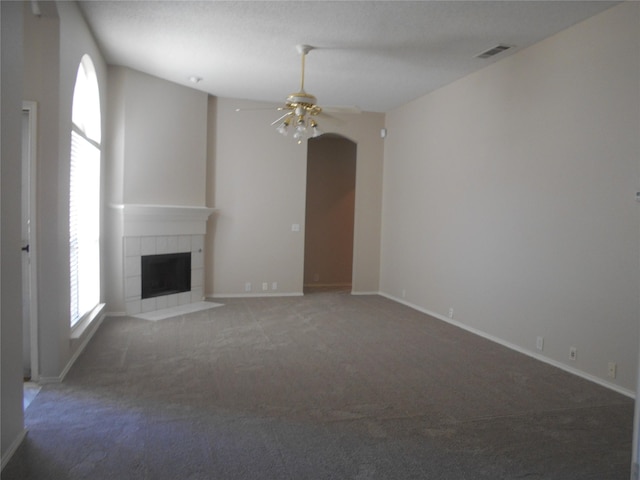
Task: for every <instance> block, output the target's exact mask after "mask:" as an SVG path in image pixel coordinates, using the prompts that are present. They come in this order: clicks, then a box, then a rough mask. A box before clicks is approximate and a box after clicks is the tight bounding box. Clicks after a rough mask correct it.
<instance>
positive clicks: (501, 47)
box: [476, 45, 511, 58]
mask: <svg viewBox="0 0 640 480" xmlns="http://www.w3.org/2000/svg"><path fill="white" fill-rule="evenodd" d="M510 48H511V45H496V46H495V47H493V48H490V49H489V50H487V51H484V52H482V53H481V54H479V55H476V58H489V57H493V56H494V55H497V54H499V53H502V52H504V51H505V50H509V49H510Z"/></svg>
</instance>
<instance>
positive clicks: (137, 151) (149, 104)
mask: <svg viewBox="0 0 640 480" xmlns="http://www.w3.org/2000/svg"><path fill="white" fill-rule="evenodd" d="M111 68H113V69H115V70H118V69H119V68H122V67H111ZM123 70H124V71H123V72H122V73H121V75H122V77H123V79H122V82H123V88H122V90H121V91H122V97H121V98H118V99H117V100H116V99H114V97H113V96H112V97H111V99H112V101H119V102H121V105H122V106H123V107H122V108H123V110H124V112H123V116H122V117H121V119H122V122H119V128H120V129H122V130H121V132H122V133H121V135H122V136H123V137H124V141H123V142H122V147H123V150H124V151H123V153H122V156H123V161H124V167H123V177H122V179H121V181H122V184H123V203H132V204H151V205H188V206H204V204H205V182H206V175H205V171H206V145H207V143H206V142H207V140H206V135H207V94H205V93H203V92H200V91H197V90H194V89H191V88H186V87H183V86H180V85H177V84H175V83H171V82H167V81H165V80H161V79H159V78H156V77H152V76H150V75H146V74H144V73H141V72H137V71H135V70H131V69H127V68H125V69H123Z"/></svg>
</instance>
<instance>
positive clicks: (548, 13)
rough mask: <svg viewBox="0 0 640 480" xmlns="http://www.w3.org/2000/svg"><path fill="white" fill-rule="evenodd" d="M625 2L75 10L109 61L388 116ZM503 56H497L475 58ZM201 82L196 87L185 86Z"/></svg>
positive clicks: (235, 91)
mask: <svg viewBox="0 0 640 480" xmlns="http://www.w3.org/2000/svg"><path fill="white" fill-rule="evenodd" d="M616 3H619V2H607V1H581V0H569V1H553V0H546V1H526V0H512V1H478V0H475V1H456V0H451V1H402V0H396V1H190V0H181V1H123V0H117V1H103V0H90V1H79V2H78V4H79V5H80V7H81V9H82V11H83V13H84V15H85V17H86V19H87V22H88V23H89V25H90V27H91V29H92V30H93V32H94V35H95V36H96V39H97V40H98V43H99V44H100V46H101V48H102V50H103V52H104V54H105V57H106V59H107V61H108V62H109V63H110V64H114V65H123V66H127V67H130V68H133V69H136V70H140V71H142V72H145V73H148V74H151V75H154V76H157V77H160V78H163V79H166V80H169V81H172V82H176V83H179V84H183V85H188V86H190V87H192V88H196V89H199V90H202V91H206V92H208V93H210V94H212V95H217V96H223V97H231V98H242V99H250V100H256V101H266V102H273V103H281V102H283V101H284V99H285V98H286V96H287V95H288V94H290V93H292V92H295V91H297V90H298V87H299V84H300V57H299V54H298V52H297V51H296V48H295V46H296V45H298V44H309V45H312V46H314V47H317V48H316V49H315V50H313V51H311V52H310V53H309V55H308V56H307V60H306V81H305V89H306V91H307V92H309V93H312V94H314V95H315V96H316V97H317V98H318V101H319V104H320V105H345V106H358V107H360V108H362V109H363V110H367V111H376V112H386V111H389V110H391V109H393V108H395V107H397V106H399V105H402V104H404V103H406V102H409V101H411V100H413V99H415V98H418V97H420V96H422V95H424V94H426V93H428V92H430V91H433V90H435V89H437V88H439V87H441V86H443V85H446V84H448V83H450V82H452V81H455V80H456V79H459V78H461V77H463V76H465V75H467V74H469V73H471V72H473V71H475V70H478V69H481V68H484V67H486V66H487V65H489V64H491V63H492V62H495V61H498V60H500V59H501V58H505V57H507V56H509V55H511V54H513V53H514V52H517V51H519V50H521V49H523V48H526V47H528V46H530V45H532V44H534V43H537V42H539V41H541V40H542V39H544V38H546V37H548V36H551V35H553V34H555V33H557V32H559V31H561V30H563V29H565V28H567V27H569V26H571V25H574V24H576V23H578V22H580V21H582V20H585V19H586V18H588V17H590V16H593V15H595V14H597V13H599V12H601V11H603V10H605V9H607V8H609V7H611V6H613V5H615V4H616ZM499 44H503V45H508V46H512V47H513V48H510V49H509V50H506V51H504V52H502V53H499V54H498V55H496V56H494V57H491V58H488V59H480V58H477V55H478V54H480V53H482V52H484V51H486V50H488V49H491V48H492V47H495V46H496V45H499ZM191 77H197V78H200V79H201V81H199V82H198V83H193V82H192V81H191V80H190V78H191Z"/></svg>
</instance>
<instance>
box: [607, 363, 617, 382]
mask: <svg viewBox="0 0 640 480" xmlns="http://www.w3.org/2000/svg"><path fill="white" fill-rule="evenodd" d="M617 370H618V366H617V365H616V362H609V370H608V371H607V374H608V375H609V376H610V377H611V378H616V374H617Z"/></svg>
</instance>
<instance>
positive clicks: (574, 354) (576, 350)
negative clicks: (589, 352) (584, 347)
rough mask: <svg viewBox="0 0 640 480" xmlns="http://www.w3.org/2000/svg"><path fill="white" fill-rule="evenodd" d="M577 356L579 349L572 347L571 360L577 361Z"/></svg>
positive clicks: (570, 351) (570, 350)
mask: <svg viewBox="0 0 640 480" xmlns="http://www.w3.org/2000/svg"><path fill="white" fill-rule="evenodd" d="M577 356H578V349H577V348H576V347H571V348H570V349H569V358H570V359H571V360H575V359H576V357H577Z"/></svg>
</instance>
